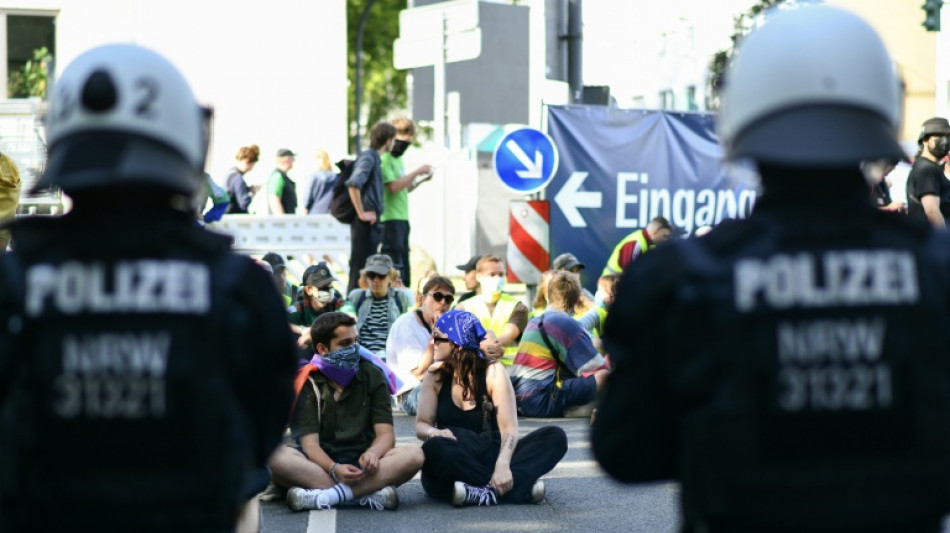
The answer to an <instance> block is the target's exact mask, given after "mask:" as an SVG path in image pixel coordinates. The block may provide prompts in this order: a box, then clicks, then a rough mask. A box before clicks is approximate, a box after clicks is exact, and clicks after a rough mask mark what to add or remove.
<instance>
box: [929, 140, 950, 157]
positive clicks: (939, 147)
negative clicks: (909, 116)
mask: <svg viewBox="0 0 950 533" xmlns="http://www.w3.org/2000/svg"><path fill="white" fill-rule="evenodd" d="M948 140H950V139H948V138H947V137H937V138H936V139H934V147H933V149H931V150H930V153H931V154H932V155H933V156H934V157H936V158H937V161H939V160H941V159H943V158H944V157H946V156H947V152H948V151H950V150H948V145H947V142H948Z"/></svg>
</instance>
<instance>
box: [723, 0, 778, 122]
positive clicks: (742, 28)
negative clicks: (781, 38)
mask: <svg viewBox="0 0 950 533" xmlns="http://www.w3.org/2000/svg"><path fill="white" fill-rule="evenodd" d="M784 1H785V0H758V2H757V3H756V4H755V5H753V6H752V7H750V8H749V10H748V11H746V12H745V13H740V14H738V15H736V16H735V17H733V19H732V21H733V22H732V29H733V32H732V35H730V36H729V39H730V41H731V44H730V46H729V48H726V49H725V50H720V51H718V52H716V53H715V54H713V57H712V61H710V62H709V93H708V94H709V95H710V97H709V101H708V102H706V107H707V108H708V109H711V110H714V109H719V91H720V90H721V89H722V81H723V75H724V74H725V72H726V67H727V66H728V65H729V59H730V58H731V57H732V54H733V52H735V49H736V46H737V45H738V44H739V41H740V40H742V38H743V37H744V36H745V35H746V34H748V33H749V32H750V31H752V28H753V27H755V23H756V20H757V19H758V18H759V17H760V16H761V15H762V13H763V12H764V11H765V10H767V9H768V8H770V7H772V6H774V5H777V4H781V3H782V2H784Z"/></svg>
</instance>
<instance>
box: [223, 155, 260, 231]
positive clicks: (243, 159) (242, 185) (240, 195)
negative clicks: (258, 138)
mask: <svg viewBox="0 0 950 533" xmlns="http://www.w3.org/2000/svg"><path fill="white" fill-rule="evenodd" d="M260 155H261V149H260V148H258V147H257V145H256V144H252V145H250V146H242V147H241V148H240V149H239V150H238V153H237V155H236V156H235V157H234V158H235V159H237V164H236V165H234V166H233V167H231V168H230V169H229V170H228V174H227V176H225V178H224V186H225V188H227V190H228V196H229V197H230V198H231V203H229V204H228V213H231V214H236V213H237V214H239V213H245V214H246V213H247V208H248V207H249V206H250V205H251V200H253V199H254V195H255V194H257V191H258V190H259V189H260V188H261V187H260V185H251V186H248V184H247V182H246V181H244V175H245V174H247V173H248V172H250V171H251V169H253V168H254V165H256V164H257V160H258V159H259V158H260Z"/></svg>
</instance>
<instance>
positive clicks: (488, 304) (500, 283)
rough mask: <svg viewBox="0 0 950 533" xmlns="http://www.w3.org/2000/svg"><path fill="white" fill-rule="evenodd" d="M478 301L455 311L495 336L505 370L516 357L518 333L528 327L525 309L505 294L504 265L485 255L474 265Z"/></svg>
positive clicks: (512, 297) (493, 257)
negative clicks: (468, 315) (469, 314)
mask: <svg viewBox="0 0 950 533" xmlns="http://www.w3.org/2000/svg"><path fill="white" fill-rule="evenodd" d="M475 278H476V279H477V280H478V287H476V288H475V291H476V292H477V297H472V298H469V299H468V300H466V301H465V303H462V304H459V305H458V306H457V308H458V309H463V310H466V311H470V312H472V313H474V314H475V316H476V317H478V320H479V321H481V323H482V326H483V327H484V328H485V329H486V330H488V331H491V332H492V333H494V335H495V336H496V337H497V338H498V340H499V341H500V342H501V344H502V345H503V346H504V347H505V355H504V356H503V357H502V358H501V362H502V363H503V364H505V365H506V366H508V365H511V363H512V361H514V357H515V354H516V353H518V341H519V340H520V339H521V332H523V331H524V328H525V325H527V323H528V306H526V305H525V304H523V303H521V301H520V300H518V299H517V298H515V297H514V296H512V295H510V294H508V293H506V292H504V287H505V262H504V261H503V260H502V259H501V258H500V257H498V256H496V255H484V256H482V257H481V258H480V259H479V260H478V262H477V263H476V264H475Z"/></svg>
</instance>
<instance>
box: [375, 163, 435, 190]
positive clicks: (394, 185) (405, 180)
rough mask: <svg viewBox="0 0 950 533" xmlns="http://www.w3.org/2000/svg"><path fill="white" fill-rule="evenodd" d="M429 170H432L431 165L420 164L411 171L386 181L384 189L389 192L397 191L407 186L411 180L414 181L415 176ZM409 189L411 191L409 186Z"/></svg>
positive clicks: (410, 183) (426, 172)
mask: <svg viewBox="0 0 950 533" xmlns="http://www.w3.org/2000/svg"><path fill="white" fill-rule="evenodd" d="M431 170H432V167H430V166H429V165H422V166H421V167H419V168H417V169H415V170H413V171H412V172H410V173H408V174H406V175H405V176H402V177H401V178H399V179H395V180H393V181H390V182H389V183H387V184H386V190H388V191H389V192H390V193H397V192H399V191H401V190H403V189H406V188H409V187H410V186H411V185H412V182H413V181H415V179H416V178H417V177H419V176H421V175H423V174H428V173H429V172H431ZM409 190H410V191H411V190H412V189H411V188H409Z"/></svg>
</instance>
